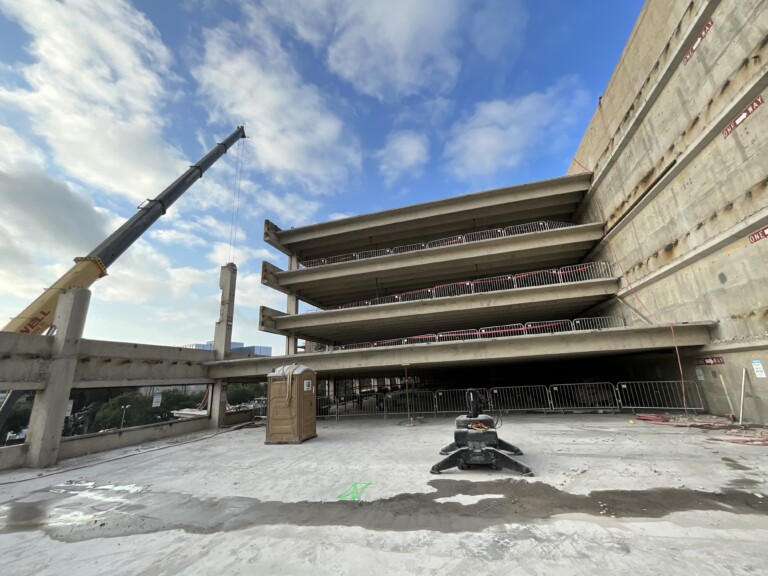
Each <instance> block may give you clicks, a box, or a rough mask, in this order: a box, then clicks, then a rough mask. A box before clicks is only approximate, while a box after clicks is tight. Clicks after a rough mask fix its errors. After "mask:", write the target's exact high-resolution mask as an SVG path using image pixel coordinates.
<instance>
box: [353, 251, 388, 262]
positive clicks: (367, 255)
mask: <svg viewBox="0 0 768 576" xmlns="http://www.w3.org/2000/svg"><path fill="white" fill-rule="evenodd" d="M391 253H392V250H390V249H389V248H382V249H381V250H364V251H363V252H358V253H357V259H358V260H365V259H367V258H376V257H377V256H388V255H389V254H391Z"/></svg>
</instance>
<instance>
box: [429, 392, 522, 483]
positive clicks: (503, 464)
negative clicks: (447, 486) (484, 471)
mask: <svg viewBox="0 0 768 576" xmlns="http://www.w3.org/2000/svg"><path fill="white" fill-rule="evenodd" d="M466 400H467V411H468V413H467V415H466V416H459V417H458V418H456V430H455V431H454V433H453V440H454V441H453V442H451V443H450V444H448V445H447V446H445V447H444V448H443V449H442V450H440V454H443V455H447V457H446V458H444V459H443V460H441V461H440V462H438V463H437V464H435V465H434V466H432V469H431V470H430V472H432V474H440V472H442V471H443V470H447V469H448V468H453V467H454V466H457V467H458V468H459V470H466V469H467V468H469V467H470V466H474V465H479V466H490V467H491V468H492V469H494V470H501V469H502V468H508V469H509V470H514V471H516V472H520V474H522V475H523V476H533V472H532V471H531V469H530V468H528V466H525V465H524V464H521V463H520V462H518V461H517V460H515V459H514V458H511V457H510V456H509V455H508V454H507V452H509V453H510V454H512V455H513V456H522V454H523V452H522V451H521V450H520V449H519V448H518V447H517V446H513V445H512V444H509V443H508V442H505V441H504V440H500V439H499V437H498V435H497V434H496V422H494V420H493V418H492V417H491V416H489V415H488V414H483V411H484V410H487V409H488V399H487V397H486V395H485V390H479V389H474V388H472V389H469V390H467V393H466Z"/></svg>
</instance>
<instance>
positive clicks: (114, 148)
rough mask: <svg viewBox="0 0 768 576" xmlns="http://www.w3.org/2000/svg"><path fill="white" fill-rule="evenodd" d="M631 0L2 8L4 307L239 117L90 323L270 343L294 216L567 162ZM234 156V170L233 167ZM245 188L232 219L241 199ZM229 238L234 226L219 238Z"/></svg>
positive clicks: (530, 176) (140, 335) (176, 337)
mask: <svg viewBox="0 0 768 576" xmlns="http://www.w3.org/2000/svg"><path fill="white" fill-rule="evenodd" d="M641 7H642V1H641V0H623V1H621V2H615V1H609V0H583V1H580V2H571V1H566V0H535V1H534V0H487V1H479V0H478V1H470V0H464V1H458V0H429V1H428V0H420V1H419V0H388V1H387V2H373V1H371V2H364V1H362V0H296V1H290V2H289V1H283V0H280V1H277V0H275V1H270V0H264V1H262V2H256V1H253V2H250V1H245V0H243V1H235V0H232V1H225V0H220V1H213V0H187V1H175V2H174V1H170V0H168V1H165V2H157V1H156V0H136V1H134V2H128V1H122V0H110V1H109V2H104V1H99V0H77V1H74V0H73V1H64V2H58V1H54V0H25V1H24V2H18V1H16V0H0V202H2V206H3V210H2V216H1V217H0V315H1V316H2V317H4V318H9V317H11V316H13V315H15V314H18V313H19V312H20V311H21V310H22V309H23V308H24V307H25V306H26V305H27V304H28V303H29V302H30V301H32V300H33V299H34V298H35V297H36V296H37V295H38V294H39V293H40V292H41V291H42V290H43V289H44V288H45V287H46V286H48V285H50V284H51V283H53V281H54V280H56V279H57V278H58V277H59V276H60V275H61V274H62V273H63V272H64V271H66V270H67V269H68V268H69V267H70V266H71V264H72V259H73V258H74V257H76V256H83V255H85V254H87V253H88V252H90V250H91V249H93V248H94V247H95V246H96V245H98V244H99V242H100V241H101V240H102V239H103V238H104V237H106V236H107V235H108V234H109V233H110V232H111V231H112V230H114V229H115V228H116V227H117V226H118V225H119V224H120V223H121V222H122V221H124V220H125V219H126V218H128V217H130V216H132V215H133V214H134V212H135V208H136V206H137V205H138V204H140V203H141V202H142V201H143V200H144V199H146V198H153V197H154V196H156V195H157V194H158V193H159V192H160V191H161V190H162V189H163V188H165V186H167V185H168V184H169V183H170V182H172V181H173V180H174V179H175V178H176V177H177V176H178V175H180V174H181V173H182V172H183V171H184V170H185V169H186V168H187V166H188V165H189V164H190V163H192V162H194V161H196V160H197V159H199V158H200V157H201V156H202V155H203V154H204V153H206V152H207V151H208V150H209V149H210V148H211V147H212V146H213V145H214V144H215V143H216V142H217V141H219V140H221V139H223V138H224V137H225V136H226V135H228V134H229V133H230V132H231V131H232V130H233V129H234V128H235V126H237V125H238V124H243V123H244V124H245V127H246V132H247V134H248V136H249V139H248V140H247V141H245V142H244V143H243V144H238V146H236V147H235V149H233V150H231V151H230V154H228V155H227V156H226V157H225V158H224V159H222V160H221V161H219V162H218V163H217V164H215V165H214V166H213V168H211V169H210V170H209V171H208V173H207V174H206V176H205V178H204V179H203V180H201V181H200V182H198V183H197V184H196V185H195V186H194V187H193V188H192V189H190V191H188V192H187V193H186V194H185V195H184V196H182V198H181V199H180V200H179V201H178V202H177V203H176V204H175V205H174V207H173V208H172V209H171V210H170V211H169V213H168V214H167V215H166V216H165V217H164V218H163V219H161V220H160V221H158V222H157V223H156V224H155V226H154V227H153V228H152V229H151V230H150V232H148V233H147V234H146V235H145V236H144V237H143V238H142V239H141V240H140V241H139V242H137V243H136V244H135V245H134V246H133V247H132V248H131V249H130V250H129V251H128V252H126V253H125V254H124V255H123V256H122V257H121V258H120V259H119V260H118V261H117V262H116V263H115V264H114V265H113V266H112V267H111V268H110V271H109V272H110V273H109V276H107V277H106V278H103V279H101V280H99V281H98V282H97V283H96V284H94V286H93V287H92V291H93V297H92V304H91V310H90V313H89V319H88V322H87V325H86V333H85V336H86V337H87V338H97V339H105V340H116V341H131V342H146V343H152V344H167V345H180V344H186V343H191V342H202V341H206V340H209V339H211V338H212V336H213V326H214V323H215V321H216V319H217V316H218V298H219V290H218V274H219V272H218V271H219V267H220V266H221V265H223V264H225V263H226V262H228V261H230V260H233V261H234V262H235V263H236V264H237V265H238V268H239V277H238V292H237V297H236V303H237V306H236V308H237V312H236V316H235V327H234V339H235V340H238V341H245V342H246V343H248V344H258V345H271V346H273V347H274V348H275V351H276V352H280V351H282V347H283V339H282V338H279V337H276V336H274V335H269V334H266V333H261V332H259V331H258V328H257V326H258V307H259V305H266V306H270V307H272V308H278V309H285V297H284V296H283V295H281V294H279V293H276V292H274V291H271V290H268V289H265V288H263V287H262V286H261V281H260V268H261V261H262V260H268V261H270V262H272V263H274V264H276V265H278V266H281V267H284V266H285V258H284V257H283V256H282V255H281V254H279V253H277V252H276V251H275V250H274V249H272V248H270V247H269V246H267V245H265V244H264V243H263V241H262V240H261V238H262V229H263V221H264V219H265V218H269V219H270V220H272V221H274V222H275V223H276V224H278V225H279V226H281V227H283V228H286V227H290V226H300V225H304V224H310V223H314V222H321V221H326V220H329V219H335V218H342V217H345V216H351V215H355V214H364V213H367V212H372V211H377V210H384V209H388V208H394V207H398V206H404V205H408V204H413V203H417V202H424V201H429V200H434V199H439V198H444V197H447V196H451V195H455V194H464V193H467V192H474V191H480V190H485V189H489V188H495V187H500V186H508V185H512V184H517V183H522V182H527V181H532V180H539V179H545V178H552V177H557V176H561V175H563V174H564V173H565V172H566V170H567V168H568V165H569V164H570V161H571V158H572V156H573V153H574V151H575V150H576V147H577V146H578V143H579V141H580V139H581V136H582V135H583V133H584V130H585V128H586V126H587V124H588V123H589V120H590V118H591V116H592V113H593V111H594V109H595V107H596V105H597V100H598V97H599V96H600V95H601V94H602V92H603V90H604V88H605V86H606V84H607V82H608V80H609V78H610V76H611V73H612V71H613V69H614V67H615V66H616V63H617V62H618V58H619V56H620V54H621V51H622V49H623V47H624V44H625V43H626V41H627V39H628V38H629V34H630V32H631V30H632V27H633V25H634V22H635V20H636V19H637V16H638V14H639V13H640V9H641ZM238 161H239V162H240V163H241V165H242V172H241V174H240V176H239V177H237V175H238V168H237V166H238ZM236 190H237V191H239V203H238V209H237V211H236V213H237V226H236V227H234V228H233V226H232V222H233V198H234V195H235V191H236ZM233 239H234V240H233Z"/></svg>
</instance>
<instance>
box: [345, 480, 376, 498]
mask: <svg viewBox="0 0 768 576" xmlns="http://www.w3.org/2000/svg"><path fill="white" fill-rule="evenodd" d="M371 485H373V482H352V485H351V486H350V487H349V488H347V489H346V490H345V491H344V492H343V493H341V494H339V500H360V496H362V495H363V492H365V489H366V488H368V486H371Z"/></svg>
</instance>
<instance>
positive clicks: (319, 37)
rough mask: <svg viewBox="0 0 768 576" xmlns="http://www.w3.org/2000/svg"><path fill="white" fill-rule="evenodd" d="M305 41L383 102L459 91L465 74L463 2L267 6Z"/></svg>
mask: <svg viewBox="0 0 768 576" xmlns="http://www.w3.org/2000/svg"><path fill="white" fill-rule="evenodd" d="M266 6H267V10H268V11H269V13H270V14H271V15H272V16H273V17H275V18H276V19H278V20H280V21H282V22H283V23H284V24H286V25H288V26H290V27H291V28H292V29H293V30H294V32H295V33H296V34H297V35H298V36H299V38H301V39H302V40H304V41H306V42H308V43H310V44H311V45H312V46H313V47H315V49H317V50H325V51H326V53H327V63H328V68H329V69H330V70H331V71H332V72H334V73H335V74H337V75H338V76H339V77H341V78H343V79H344V80H346V81H347V82H349V83H351V84H352V85H353V86H354V87H355V89H356V90H357V91H358V92H360V93H362V94H367V95H369V96H373V97H376V98H378V99H381V100H390V99H396V98H399V97H402V96H408V95H413V94H417V93H420V92H424V91H427V92H443V91H447V90H450V89H451V88H453V86H454V84H455V82H456V78H457V77H458V74H459V70H460V63H459V59H458V58H457V56H456V54H455V52H456V49H457V48H458V46H459V45H460V41H459V40H458V28H459V26H460V24H461V15H462V4H461V3H460V2H459V1H458V0H432V1H428V0H421V1H419V2H413V1H412V0H389V1H388V2H359V1H357V0H324V1H317V0H305V1H304V2H277V1H273V2H267V3H266Z"/></svg>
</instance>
